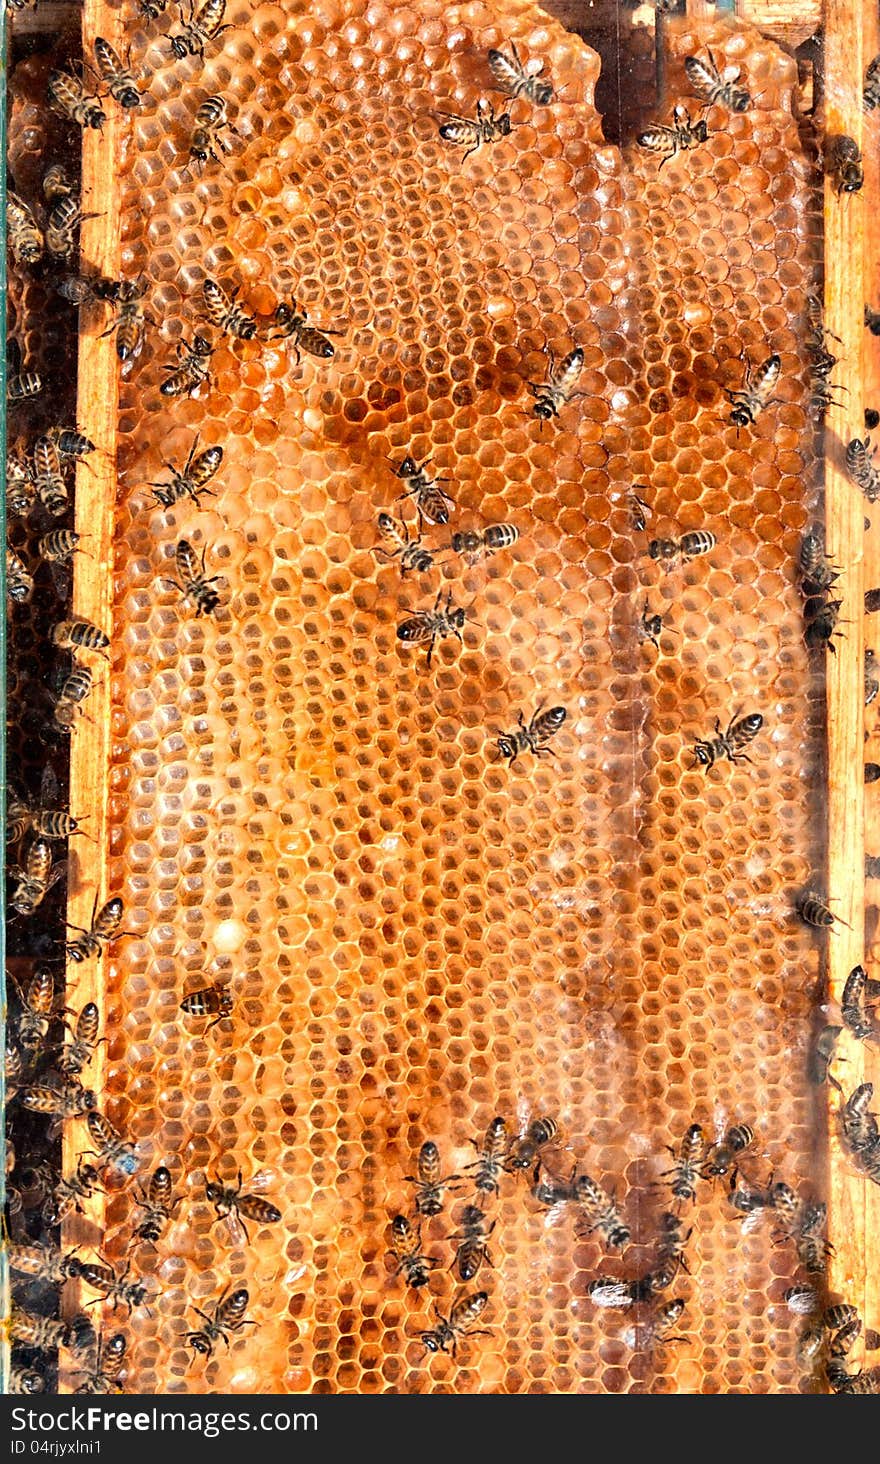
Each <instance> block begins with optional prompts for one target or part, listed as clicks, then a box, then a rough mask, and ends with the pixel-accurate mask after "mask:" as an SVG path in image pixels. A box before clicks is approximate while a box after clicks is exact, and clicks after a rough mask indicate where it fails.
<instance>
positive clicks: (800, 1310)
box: [782, 1282, 819, 1316]
mask: <svg viewBox="0 0 880 1464" xmlns="http://www.w3.org/2000/svg"><path fill="white" fill-rule="evenodd" d="M782 1300H783V1301H784V1302H785V1304H786V1306H787V1307H788V1309H789V1311H792V1312H794V1313H795V1315H796V1316H809V1315H810V1313H811V1312H814V1311H815V1310H816V1308H817V1307H818V1305H819V1293H818V1291H817V1290H816V1288H815V1286H810V1285H808V1284H806V1283H804V1282H801V1283H800V1284H799V1285H797V1286H789V1288H788V1290H787V1291H784V1292H783V1293H782Z"/></svg>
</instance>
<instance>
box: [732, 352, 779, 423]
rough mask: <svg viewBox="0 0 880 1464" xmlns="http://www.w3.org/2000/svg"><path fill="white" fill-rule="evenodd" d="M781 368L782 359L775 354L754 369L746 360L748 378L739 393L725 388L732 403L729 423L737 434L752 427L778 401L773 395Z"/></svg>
mask: <svg viewBox="0 0 880 1464" xmlns="http://www.w3.org/2000/svg"><path fill="white" fill-rule="evenodd" d="M781 368H782V362H781V359H780V357H779V356H777V355H775V354H774V355H772V356H768V357H767V359H766V361H762V362H761V364H760V366H758V367H756V368H754V369H753V367H752V363H751V361H749V360H748V359H746V377H745V381H744V383H743V385H742V387H741V388H740V389H739V390H738V391H731V390H730V388H729V387H725V388H724V390H725V392H726V394H727V396H728V397H729V398H730V402H731V412H730V416H729V417H728V421H729V422H731V423H732V424H733V426H735V427H736V430H737V433H739V429H740V428H741V427H748V426H750V425H752V424H753V423H754V422H755V420H756V418H757V416H758V413H759V412H762V411H763V410H764V408H765V407H769V406H770V405H771V403H772V402H774V401H776V400H777V398H776V397H774V396H773V395H772V393H773V389H774V387H775V386H776V384H777V382H778V381H779V373H780V370H781Z"/></svg>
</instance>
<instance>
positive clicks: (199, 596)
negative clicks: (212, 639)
mask: <svg viewBox="0 0 880 1464" xmlns="http://www.w3.org/2000/svg"><path fill="white" fill-rule="evenodd" d="M206 552H207V547H205V548H203V549H202V557H201V559H199V556H198V555H197V554H196V551H195V549H194V548H193V546H192V544H190V542H189V540H188V539H181V540H180V542H179V544H178V545H177V548H176V550H175V552H174V563H175V565H176V566H177V573H178V574H179V575H180V580H176V579H175V580H169V579H163V581H162V583H163V584H166V585H173V586H174V588H175V589H176V590H180V593H181V594H182V595H183V598H184V599H185V600H192V602H193V604H194V605H195V607H196V619H198V618H199V616H200V615H213V613H214V611H215V610H216V609H217V607H218V606H219V604H220V596H219V595H218V593H217V591H216V590H215V589H212V588H211V587H212V585H213V584H214V583H215V581H216V580H218V579H220V578H221V576H220V575H219V574H212V575H210V576H206V574H205V554H206ZM181 581H182V583H181Z"/></svg>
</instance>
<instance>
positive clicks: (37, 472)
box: [34, 433, 69, 518]
mask: <svg viewBox="0 0 880 1464" xmlns="http://www.w3.org/2000/svg"><path fill="white" fill-rule="evenodd" d="M34 487H35V488H36V491H37V497H38V498H39V500H40V502H41V503H42V504H43V506H44V508H46V509H47V510H48V512H49V513H51V514H52V516H53V517H54V518H58V517H59V515H60V514H62V513H65V512H66V510H67V506H68V502H69V497H68V492H67V485H66V483H65V482H64V474H63V473H62V471H61V460H60V458H59V455H58V449H57V447H56V446H55V443H54V442H53V441H52V438H51V437H49V436H48V434H45V433H44V434H43V436H42V437H38V438H37V440H36V442H35V443H34Z"/></svg>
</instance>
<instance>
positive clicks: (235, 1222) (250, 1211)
mask: <svg viewBox="0 0 880 1464" xmlns="http://www.w3.org/2000/svg"><path fill="white" fill-rule="evenodd" d="M274 1177H275V1176H274V1174H273V1172H272V1170H267V1169H261V1170H260V1171H259V1172H258V1173H257V1174H255V1175H254V1177H253V1179H252V1180H251V1181H250V1187H251V1191H252V1193H249V1194H246V1195H243V1194H242V1192H241V1190H242V1179H241V1170H240V1169H239V1171H238V1184H237V1186H233V1185H224V1184H222V1183H221V1182H220V1180H219V1179H215V1180H211V1181H210V1182H209V1183H208V1184H207V1185H206V1187H205V1195H206V1198H207V1199H208V1201H209V1202H210V1203H211V1204H212V1205H213V1206H214V1209H215V1210H216V1212H217V1219H218V1220H225V1221H226V1228H227V1230H228V1231H229V1234H230V1236H231V1237H232V1240H233V1242H234V1244H235V1245H242V1244H244V1242H245V1241H250V1235H249V1234H248V1229H247V1226H246V1225H245V1223H244V1219H242V1216H244V1217H245V1219H248V1220H253V1221H255V1223H256V1224H257V1225H276V1224H277V1223H278V1221H279V1220H280V1219H281V1211H280V1210H279V1209H278V1207H277V1205H272V1204H270V1203H269V1201H268V1200H264V1199H262V1198H261V1195H260V1191H261V1190H263V1189H265V1188H266V1187H267V1186H268V1185H270V1184H271V1183H272V1181H273V1180H274Z"/></svg>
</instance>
